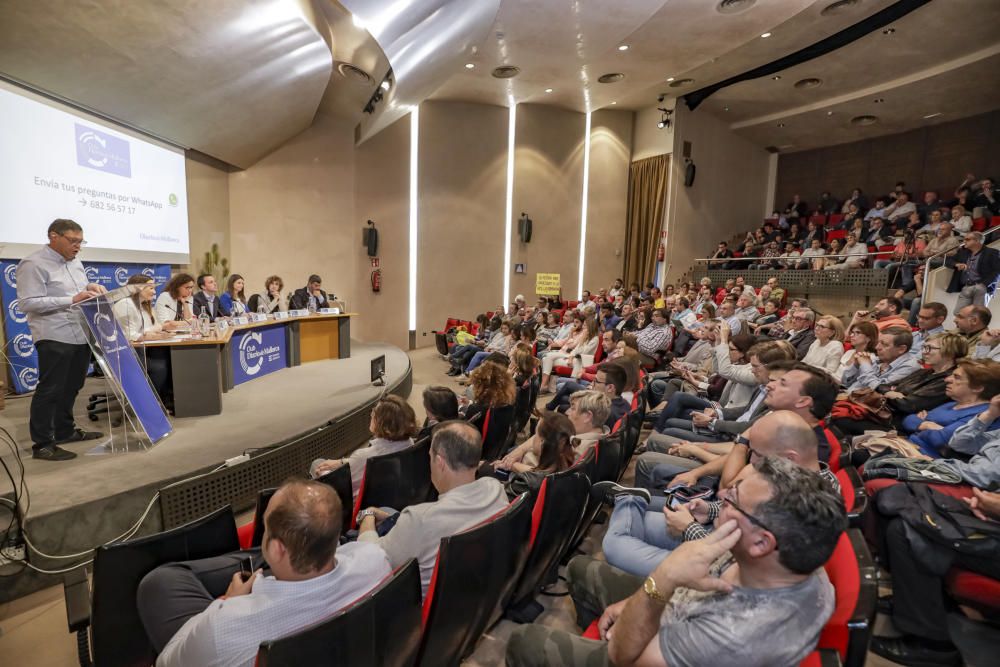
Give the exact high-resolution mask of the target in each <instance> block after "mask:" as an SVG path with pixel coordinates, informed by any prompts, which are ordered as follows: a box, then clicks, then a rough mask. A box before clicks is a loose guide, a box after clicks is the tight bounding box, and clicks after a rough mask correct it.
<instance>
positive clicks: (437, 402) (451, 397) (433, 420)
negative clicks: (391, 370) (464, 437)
mask: <svg viewBox="0 0 1000 667" xmlns="http://www.w3.org/2000/svg"><path fill="white" fill-rule="evenodd" d="M421 398H422V400H423V404H424V412H425V413H427V417H426V418H425V419H424V424H423V426H421V427H420V432H419V433H417V437H416V438H415V440H418V441H419V440H423V439H424V438H429V437H431V432H432V431H433V430H434V427H435V426H437V425H438V424H440V423H441V422H446V421H451V420H452V419H458V418H459V417H458V396H456V395H455V392H453V391H452V390H451V389H449V388H448V387H442V386H440V385H434V386H430V387H427V388H426V389H424V393H423V394H422V395H421Z"/></svg>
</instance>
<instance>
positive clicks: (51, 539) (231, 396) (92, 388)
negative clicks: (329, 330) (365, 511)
mask: <svg viewBox="0 0 1000 667" xmlns="http://www.w3.org/2000/svg"><path fill="white" fill-rule="evenodd" d="M382 354H384V355H385V357H386V373H387V384H388V388H389V390H390V391H392V392H393V393H397V394H400V395H403V396H407V395H408V394H409V390H410V386H411V369H410V360H409V357H408V356H407V354H406V353H405V352H404V351H403V350H401V349H399V348H397V347H393V346H391V345H387V344H382V343H362V342H358V341H352V343H351V357H350V358H348V359H335V360H326V361H317V362H312V363H308V364H303V365H301V366H297V367H294V368H287V369H284V370H281V371H278V372H275V373H272V374H270V375H267V376H264V377H261V378H259V379H257V380H254V381H253V382H249V383H247V384H243V385H239V386H237V387H235V388H234V389H233V390H231V391H229V392H227V393H225V394H224V395H223V410H222V414H220V415H215V416H211V417H191V418H186V419H173V420H172V423H173V426H174V432H173V433H172V434H171V435H170V436H168V437H167V438H166V439H164V440H162V441H161V442H160V443H159V444H157V445H156V446H154V447H152V448H150V449H148V450H145V451H144V450H142V449H141V448H139V449H138V450H137V451H129V452H124V453H117V454H104V455H88V454H87V452H88V451H89V450H93V449H94V445H95V444H96V443H100V442H101V441H100V440H98V441H91V442H86V443H80V444H75V445H69V446H67V449H70V450H71V451H74V452H76V453H77V454H78V455H79V456H78V457H77V458H76V459H73V460H71V461H65V462H49V461H36V460H33V459H32V458H31V441H30V438H29V437H28V424H27V415H28V407H29V404H30V398H27V397H13V398H10V399H9V400H8V402H7V404H6V408H5V409H4V410H3V411H2V412H0V426H3V427H4V428H5V429H7V430H8V431H9V432H10V433H11V435H13V436H14V437H15V438H16V439H17V442H18V444H19V448H20V451H21V454H22V459H23V462H24V469H25V479H26V483H27V486H28V490H29V493H30V501H31V505H30V510H29V512H28V522H27V526H28V533H29V537H30V539H31V540H32V542H33V544H34V545H35V546H37V547H38V548H39V549H41V550H42V551H44V552H46V553H49V554H54V555H60V554H69V553H76V552H80V551H83V550H85V549H87V548H89V547H93V546H95V545H97V544H100V543H102V542H104V541H107V540H110V539H112V538H114V537H116V536H118V535H120V534H122V533H123V532H124V531H126V530H127V529H128V528H129V527H130V526H131V525H132V524H133V523H134V522H135V521H136V520H137V519H138V518H139V516H140V515H142V513H143V511H144V510H145V509H146V507H147V506H148V505H149V503H150V500H151V499H152V498H153V497H154V495H155V494H157V492H158V491H161V490H163V493H162V495H161V496H160V497H159V498H158V499H157V502H154V503H153V506H152V509H151V511H150V513H149V516H148V517H147V519H146V520H145V522H144V523H143V527H142V530H141V531H140V532H139V533H138V534H140V535H142V534H148V533H151V532H155V531H158V530H161V529H163V528H164V527H168V528H169V527H172V526H173V525H176V524H177V523H183V522H184V520H189V519H187V516H188V515H189V514H192V513H194V514H197V513H198V512H199V511H201V509H200V508H201V506H202V505H204V506H206V507H207V506H211V505H213V504H215V503H219V504H225V503H224V502H220V500H219V499H220V498H228V500H229V502H235V503H236V504H239V505H244V506H246V505H248V504H250V503H252V498H251V497H249V496H248V493H247V489H250V488H257V489H259V488H263V487H265V486H268V485H274V484H277V483H280V481H281V479H283V478H285V477H287V476H289V475H291V474H304V473H305V471H306V469H307V468H306V467H302V466H307V465H308V460H309V459H310V458H311V457H312V456H313V455H315V454H316V453H320V454H322V455H326V456H341V455H344V454H346V453H347V452H349V451H350V450H352V449H354V448H356V447H357V446H358V445H360V444H362V443H363V442H364V441H365V440H366V439H367V427H368V413H369V411H370V408H371V405H372V404H373V402H374V401H375V400H376V399H377V398H378V396H379V394H380V393H381V391H382V389H381V388H379V387H374V386H372V384H371V383H370V381H369V376H370V362H371V360H372V359H374V358H375V357H377V356H379V355H382ZM104 384H105V381H104V380H103V379H101V378H88V380H87V384H86V386H85V387H84V390H83V391H81V392H80V399H79V400H78V402H77V413H78V417H77V423H78V424H80V425H81V426H83V427H84V428H95V429H99V430H101V431H103V432H104V433H105V434H107V433H108V430H109V424H108V422H107V420H106V419H102V420H100V421H98V422H91V421H89V420H88V419H87V417H86V398H87V396H88V395H89V394H91V393H97V392H103V390H104ZM120 431H121V429H120V427H119V428H118V429H117V430H116V432H119V437H120ZM274 445H281V446H280V447H274ZM255 448H270V449H268V450H261V451H257V452H251V454H252V458H251V460H250V461H249V462H247V463H244V464H240V465H238V466H235V467H232V468H226V469H225V470H222V471H217V472H215V474H214V475H213V474H208V473H212V472H213V471H215V469H216V468H219V467H220V466H221V465H222V464H223V463H224V462H225V460H226V459H229V458H232V457H235V456H239V455H240V454H242V453H244V451H246V450H252V449H255ZM2 457H3V460H4V461H5V462H6V463H7V465H8V467H10V468H11V470H12V472H14V473H15V475H16V474H17V463H16V462H15V461H14V460H13V454H12V453H11V452H10V451H9V448H6V447H5V448H4V451H3V454H2ZM193 476H196V479H194V480H192V481H190V482H183V483H180V484H178V482H181V481H182V480H185V479H187V478H191V477H193ZM248 477H252V478H253V481H252V482H250V485H249V486H247V482H248V480H247V478H248ZM258 483H259V486H255V485H256V484H258ZM240 484H243V487H241V486H240ZM10 491H11V487H10V482H9V480H8V479H7V477H6V475H5V474H4V475H2V479H0V494H3V495H4V497H8V498H9V497H10ZM250 495H251V496H252V494H250ZM237 498H238V499H239V500H236V499H237ZM237 509H240V508H237ZM8 516H9V515H8V514H7V513H6V511H5V510H3V509H0V521H2V522H3V523H4V524H5V525H6V522H7V521H8V520H9V519H8ZM32 562H33V563H34V564H35V565H37V566H39V567H42V568H46V569H59V568H60V567H66V566H68V565H70V564H73V563H75V562H78V561H73V560H66V561H60V560H48V559H43V558H41V557H35V556H33V557H32ZM55 580H56V577H54V576H41V575H35V574H34V573H32V574H31V575H30V576H29V575H28V574H27V573H24V574H22V575H19V576H17V577H11V578H4V579H0V581H2V582H3V584H4V585H2V586H0V602H2V601H5V600H8V599H12V598H16V597H19V596H20V595H23V594H25V593H27V592H30V591H32V590H36V589H37V588H40V587H41V586H44V585H51V584H52V583H54V582H55ZM11 584H13V586H11Z"/></svg>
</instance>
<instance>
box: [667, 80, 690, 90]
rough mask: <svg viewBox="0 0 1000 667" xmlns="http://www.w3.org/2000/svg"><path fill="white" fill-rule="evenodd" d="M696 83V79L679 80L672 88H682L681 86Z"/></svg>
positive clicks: (671, 85) (672, 84)
mask: <svg viewBox="0 0 1000 667" xmlns="http://www.w3.org/2000/svg"><path fill="white" fill-rule="evenodd" d="M692 83H694V79H677V80H676V81H674V82H673V83H671V84H670V87H671V88H680V87H681V86H687V85H688V84H692Z"/></svg>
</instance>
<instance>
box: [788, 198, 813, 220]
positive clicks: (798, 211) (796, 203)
mask: <svg viewBox="0 0 1000 667" xmlns="http://www.w3.org/2000/svg"><path fill="white" fill-rule="evenodd" d="M783 215H784V216H785V217H786V218H804V217H806V216H807V215H809V205H808V204H806V203H805V202H804V201H802V198H801V197H800V196H799V195H792V201H790V202H789V203H788V206H786V207H785V210H784V211H783Z"/></svg>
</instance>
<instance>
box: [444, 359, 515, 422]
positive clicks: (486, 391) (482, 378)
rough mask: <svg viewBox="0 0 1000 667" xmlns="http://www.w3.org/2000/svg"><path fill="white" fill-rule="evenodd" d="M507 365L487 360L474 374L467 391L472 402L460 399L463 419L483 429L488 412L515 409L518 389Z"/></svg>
mask: <svg viewBox="0 0 1000 667" xmlns="http://www.w3.org/2000/svg"><path fill="white" fill-rule="evenodd" d="M507 365H508V362H507V361H506V360H505V361H504V362H503V363H502V365H501V364H500V363H495V362H493V361H490V360H487V361H486V362H484V363H483V364H480V366H479V368H477V369H476V370H474V371H473V372H472V374H471V375H470V376H469V388H468V390H467V391H468V392H469V393H470V394H471V396H472V400H471V402H470V401H469V400H468V399H467V398H466V397H465V396H460V397H459V399H458V404H459V417H460V418H461V419H464V420H465V421H467V422H471V423H472V424H475V425H476V427H477V428H481V427H482V426H483V420H484V419H485V418H486V412H487V411H488V410H491V409H492V410H498V409H502V408H510V409H513V407H514V399H515V398H516V396H517V387H516V386H515V385H514V378H513V377H512V376H511V374H510V373H508V372H507Z"/></svg>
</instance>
